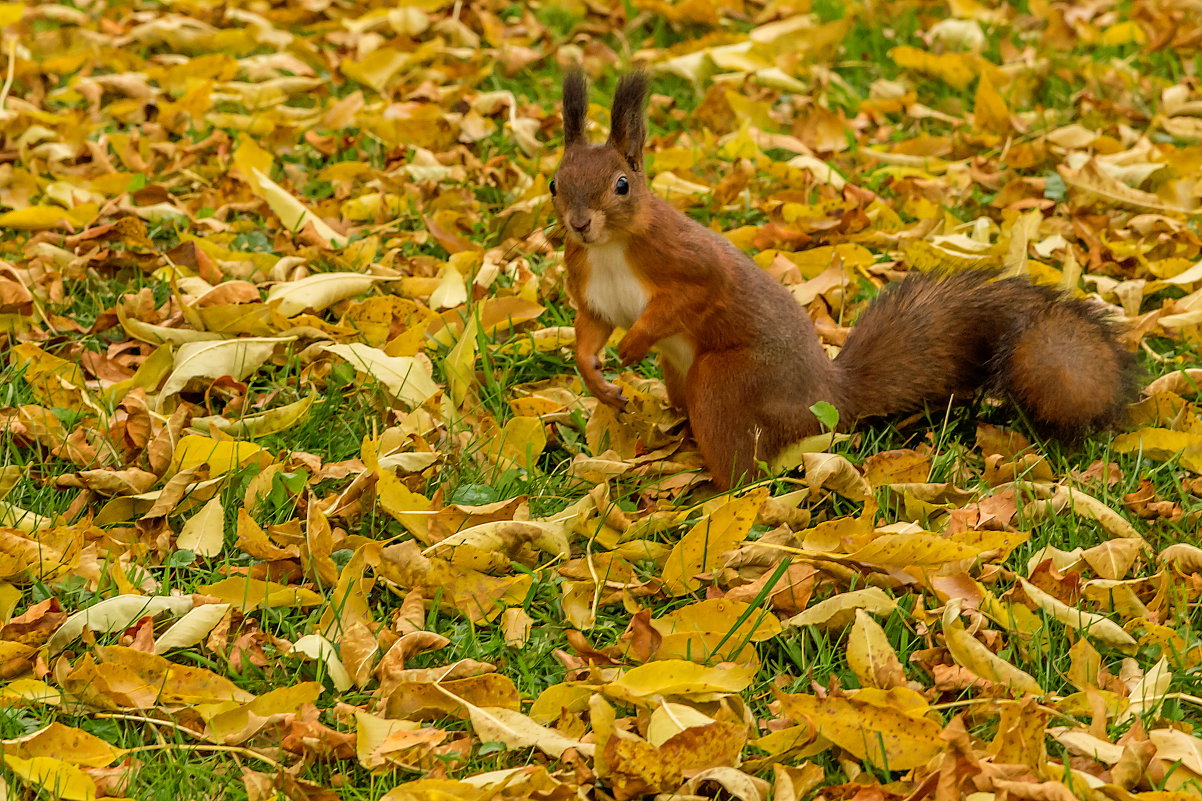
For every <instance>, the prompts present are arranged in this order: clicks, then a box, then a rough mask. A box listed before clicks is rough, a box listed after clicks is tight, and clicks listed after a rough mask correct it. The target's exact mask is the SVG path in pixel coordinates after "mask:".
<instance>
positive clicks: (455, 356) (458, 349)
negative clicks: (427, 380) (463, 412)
mask: <svg viewBox="0 0 1202 801" xmlns="http://www.w3.org/2000/svg"><path fill="white" fill-rule="evenodd" d="M479 330H480V324H479V320H478V318H476V317H475V316H473V317H472V318H471V319H470V320H468V323H467V325H466V326H464V328H463V333H462V334H460V336H459V341H458V342H456V343H455V347H453V348H451V352H450V353H448V354H447V358H446V361H444V362H443V367H444V369H445V370H446V374H447V395H448V396H449V397H450V400H451V403H453V404H455V407H456V408H459V409H462V408H463V403H464V401H465V400H466V399H467V394H468V390H470V389H471V387H472V385H473V384H474V383H475V380H476V357H477V355H478V350H477V341H476V336H477V334H478V332H479Z"/></svg>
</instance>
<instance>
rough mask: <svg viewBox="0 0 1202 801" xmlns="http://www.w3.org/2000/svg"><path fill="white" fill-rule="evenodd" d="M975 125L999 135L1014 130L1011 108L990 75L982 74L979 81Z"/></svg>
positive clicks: (979, 128)
mask: <svg viewBox="0 0 1202 801" xmlns="http://www.w3.org/2000/svg"><path fill="white" fill-rule="evenodd" d="M972 119H973V125H975V126H976V128H977V129H978V130H981V131H987V132H989V133H992V134H997V135H998V136H1005V135H1006V134H1008V133H1010V131H1011V130H1013V126H1012V125H1011V124H1010V110H1009V109H1007V108H1006V101H1005V100H1003V99H1002V96H1001V95H1000V94H998V91H997V89H995V88H994V87H993V82H992V81H991V80H989V76H988V75H982V76H981V80H980V81H979V82H978V83H977V98H976V105H975V106H974V107H973V112H972Z"/></svg>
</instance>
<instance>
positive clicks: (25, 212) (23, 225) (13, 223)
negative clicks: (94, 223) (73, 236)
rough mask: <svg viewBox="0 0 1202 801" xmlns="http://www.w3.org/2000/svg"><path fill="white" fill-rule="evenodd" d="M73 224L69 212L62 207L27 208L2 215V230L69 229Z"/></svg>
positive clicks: (0, 217) (0, 222) (0, 224)
mask: <svg viewBox="0 0 1202 801" xmlns="http://www.w3.org/2000/svg"><path fill="white" fill-rule="evenodd" d="M73 222H74V221H73V220H72V219H71V215H70V214H68V213H67V210H66V209H64V208H62V207H60V206H26V207H25V208H23V209H16V210H15V211H6V212H4V213H3V214H0V228H15V229H16V230H18V231H40V230H43V229H46V228H62V227H68V228H69V227H71V224H72V223H73Z"/></svg>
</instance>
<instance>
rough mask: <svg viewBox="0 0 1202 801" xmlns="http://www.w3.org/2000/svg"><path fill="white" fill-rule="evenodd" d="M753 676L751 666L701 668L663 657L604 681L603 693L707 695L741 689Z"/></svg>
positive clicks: (618, 695)
mask: <svg viewBox="0 0 1202 801" xmlns="http://www.w3.org/2000/svg"><path fill="white" fill-rule="evenodd" d="M754 678H755V668H754V667H747V666H741V665H740V666H728V665H722V666H717V667H705V666H703V665H699V664H697V663H696V662H689V661H686V660H683V659H664V660H660V661H656V662H648V663H647V664H645V665H639V666H638V667H636V668H631V669H630V670H628V671H626V672H625V673H623V674H622V675H621V676H619V677H618V678H617V679H615V680H614V681H612V682H610V683H609V684H607V685H606V686H605V692H606V693H607V694H609V695H611V696H613V697H615V698H622V699H644V698H651V697H659V696H664V695H699V696H708V695H711V694H713V693H737V692H739V691H741V690H745V689H746V688H747V687H748V686H749V685H750V684H751V681H752V679H754Z"/></svg>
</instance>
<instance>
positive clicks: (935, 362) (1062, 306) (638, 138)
mask: <svg viewBox="0 0 1202 801" xmlns="http://www.w3.org/2000/svg"><path fill="white" fill-rule="evenodd" d="M584 92H585V85H584V81H583V78H582V77H580V76H579V75H578V74H574V75H572V76H570V77H569V78H568V80H567V81H565V98H564V113H565V129H566V130H567V131H569V132H571V134H572V135H571V137H570V139H569V141H568V142H567V148H566V151H565V153H564V158H563V162H562V164H561V165H560V168H559V171H558V173H557V174H556V178H555V184H556V190H555V193H554V194H555V198H554V203H555V210H556V213H557V215H558V216H559V219H560V221H561V222H562V223H563V224H564V227H565V230H566V233H567V244H566V246H565V261H566V266H567V273H568V280H567V285H568V292H569V294H570V295H571V297H572V298H573V300H574V302H575V305H576V307H577V310H578V311H577V317H576V331H577V340H576V362H577V365H578V368H579V370H580V374H581V377H582V378H583V380H584V382H585V385H586V386H587V387H588V389H589V391H590V392H592V393H593V394H594V395H595V396H596V397H597V398H599V399H600V400H602V401H603V402H605V403H607V404H610V405H612V406H615V407H617V408H621V406H622V405H623V403H624V398H622V396H621V393H620V392H619V390H618V388H617V387H616V386H615V385H613V384H612V383H610V382H609V381H607V380H606V379H605V377H604V375H603V373H602V372H601V361H600V355H601V351H602V349H603V348H604V345H605V342H606V341H607V340H608V338H609V336H610V335H611V334H612V333H613V330H614V328H615V321H614V320H606V319H602V317H601V316H600V314H598V313H596V312H594V311H593V310H592V309H590V307H589V305H588V304H587V303H586V302H585V298H586V291H587V289H588V287H589V282H590V280H592V276H591V274H590V273H591V266H590V253H592V252H593V250H591V249H593V248H599V247H604V246H606V245H607V243H617V244H619V245H620V246H621V247H622V248H623V249H624V253H625V259H626V263H627V264H628V265H629V268H630V270H631V272H632V273H633V274H634V278H635V279H636V280H637V281H638V282H639V284H640V285H641V287H642V288H643V290H644V291H645V293H646V295H647V304H646V307H645V308H644V310H643V312H642V314H641V315H640V316H639V317H638V319H637V320H635V322H634V324H633V325H631V326H630V328H629V330H628V331H627V332H626V335H625V337H623V339H622V341H621V343H620V344H619V348H618V353H619V356H620V357H621V359H622V362H623V363H624V364H631V363H634V362H636V361H639V360H641V359H642V358H643V357H644V356H646V354H647V353H648V351H649V350H650V349H651V348H652V346H654V345H655V344H656V343H657V342H660V341H661V340H663V339H666V338H668V337H672V336H681V337H683V339H684V340H685V341H686V342H687V343H688V344H690V345H691V346H692V348H693V352H694V358H693V361H692V365H691V367H690V368H689V370H688V373H687V375H680V374H678V373H677V371H675V370H674V369H673V368H672V366H671V365H670V364H668V363H667V362H666V361H664V360H663V359H661V363H663V364H664V372H665V378H666V381H667V384H668V390H669V393H670V396H671V397H672V399H673V401H674V402H676V403H679V404H682V405H683V406H684V408H685V410H686V411H687V412H688V415H689V418H690V421H691V424H692V428H693V433H694V435H695V436H696V438H697V442H698V445H699V446H700V448H701V451H702V454H703V455H704V457H705V460H706V464H707V465H708V466H709V468H710V472H711V474H712V475H713V478H714V481H715V483H717V484H718V485H719V486H722V487H727V486H729V485H730V484H732V483H734V482H737V481H739V480H740V479H741V478H744V477H748V476H751V475H753V474H755V473H756V472H757V469H758V468H757V462H759V461H764V460H768V459H770V458H771V457H772V456H774V455H775V454H776V453H777V452H778V451H779V450H780V449H781V447H783V446H784V445H786V444H788V443H790V442H792V441H794V440H796V439H799V438H801V437H804V436H807V435H810V434H815V433H818V432H819V426H818V422H817V420H816V419H815V418H814V415H813V414H812V413H811V412H810V407H811V406H812V405H813V404H814V403H816V402H818V401H827V402H830V403H832V404H834V405H835V407H836V408H837V409H838V410H839V411H840V415H841V419H842V421H843V422H844V423H845V424H849V423H851V422H854V421H855V420H859V419H863V418H867V417H873V416H878V415H886V414H893V413H897V412H904V411H909V410H913V409H917V408H921V407H922V406H923V405H924V404H937V405H942V404H944V403H946V402H947V401H948V400H949V399H950V398H953V397H956V396H961V397H967V396H968V395H970V394H971V393H973V392H975V391H976V390H977V389H978V388H980V387H981V386H983V385H987V386H995V387H997V388H998V389H1001V390H1002V391H1005V392H1008V393H1010V394H1012V395H1013V396H1014V397H1015V399H1016V400H1017V401H1018V402H1019V403H1020V404H1021V405H1022V406H1023V407H1024V408H1025V409H1027V411H1028V413H1029V414H1030V415H1031V417H1032V418H1033V419H1034V420H1035V421H1037V422H1041V423H1044V424H1045V425H1047V426H1049V427H1050V428H1052V429H1053V430H1055V431H1056V432H1057V433H1072V432H1079V431H1081V430H1082V429H1085V428H1092V427H1094V426H1097V425H1102V424H1105V423H1107V422H1109V421H1110V420H1112V419H1113V418H1114V417H1115V416H1116V415H1117V413H1118V411H1119V410H1121V408H1122V407H1123V405H1124V404H1125V403H1126V402H1127V400H1128V399H1129V397H1130V394H1131V386H1132V382H1131V381H1130V380H1129V376H1130V374H1131V360H1130V358H1129V357H1128V356H1127V355H1126V354H1124V353H1123V352H1122V351H1121V350H1119V348H1118V346H1117V345H1116V344H1115V342H1114V338H1113V335H1112V332H1111V330H1110V327H1109V325H1108V324H1107V323H1106V322H1105V321H1104V320H1102V318H1101V317H1100V316H1099V315H1098V313H1097V312H1095V311H1093V310H1092V309H1090V308H1089V307H1087V306H1085V305H1084V304H1081V303H1079V302H1078V301H1067V300H1065V299H1063V298H1061V297H1060V296H1059V295H1057V294H1056V293H1051V292H1048V291H1047V290H1044V289H1040V288H1038V287H1035V286H1033V285H1032V284H1030V283H1028V282H1026V281H1025V280H1021V279H1006V280H1001V281H995V280H993V278H994V277H993V276H992V275H989V274H985V273H964V274H958V275H953V276H947V277H944V278H942V279H938V278H931V277H928V276H921V275H914V276H911V277H909V278H907V279H906V280H905V281H903V282H902V283H901V284H900V285H898V286H897V287H895V288H894V289H892V290H891V291H888V292H886V293H885V294H884V295H883V296H882V298H881V299H879V300H878V301H877V302H875V303H874V304H872V305H871V306H870V307H869V308H868V310H867V311H866V312H865V313H864V314H863V316H862V318H861V320H860V322H859V324H858V325H857V326H856V327H855V329H854V330H853V332H852V334H851V336H850V337H849V339H848V342H847V344H846V346H845V347H844V349H843V352H842V353H841V354H840V356H839V357H838V359H837V360H835V361H834V362H832V361H831V360H830V359H828V358H827V356H826V354H825V353H824V352H823V350H822V348H821V346H820V345H819V342H818V337H817V335H816V333H815V331H814V327H813V324H812V323H811V322H810V319H809V317H808V316H807V315H806V314H805V312H804V311H803V310H802V309H801V307H799V306H798V304H797V303H796V301H795V300H794V298H793V296H792V295H791V294H790V293H789V291H788V290H787V289H785V288H784V287H783V286H781V285H780V284H778V283H777V282H775V281H774V280H773V279H771V278H770V277H769V276H768V274H767V273H765V272H764V271H763V270H761V269H759V268H758V267H757V266H756V265H755V264H754V263H753V262H752V261H751V260H750V259H748V258H747V257H746V256H745V255H744V254H743V253H741V252H740V251H738V250H737V249H736V248H735V247H734V246H733V245H731V244H730V243H729V242H728V241H727V240H726V239H725V238H723V237H722V236H720V235H718V234H716V233H714V232H713V231H710V230H708V229H706V228H704V227H703V226H701V225H699V224H698V223H696V222H694V221H693V220H691V219H689V218H688V217H686V216H685V215H683V214H681V213H680V212H679V211H677V210H676V209H675V208H673V207H672V206H671V205H669V204H668V203H666V202H665V201H663V200H661V199H660V198H658V197H656V196H654V195H653V194H652V193H651V192H650V190H649V188H648V186H647V181H646V176H645V174H644V173H643V169H642V163H643V160H642V147H643V138H644V127H643V123H642V119H643V116H642V115H643V112H642V103H643V98H644V96H645V93H646V80H645V78H643V77H642V76H641V75H637V74H636V75H634V76H625V77H624V78H623V79H622V82H621V83H620V84H619V87H618V90H617V92H616V93H615V99H614V108H613V112H612V119H613V120H614V123H613V131H612V133H611V135H610V139H609V141H608V142H606V144H604V145H599V146H592V145H588V144H587V143H586V142H585V140H584V136H583V130H584V125H585V119H584V114H585V111H584V110H585V109H586V108H587V102H586V101H585V99H584ZM619 178H625V179H626V181H627V182H628V186H629V192H628V193H627V194H625V195H623V194H619V193H618V192H617V191H616V188H615V187H616V182H617V180H618V179H619ZM999 343H1001V344H999ZM1084 360H1089V361H1090V362H1092V363H1094V364H1096V365H1097V367H1096V368H1089V369H1097V370H1098V372H1096V373H1089V372H1088V369H1081V367H1080V365H1082V364H1083V363H1084Z"/></svg>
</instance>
